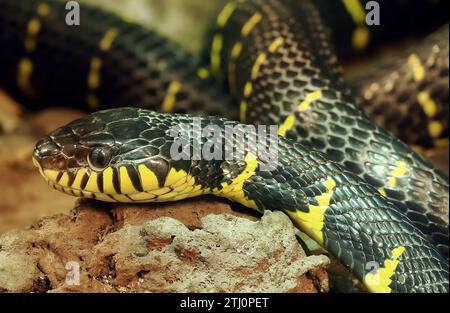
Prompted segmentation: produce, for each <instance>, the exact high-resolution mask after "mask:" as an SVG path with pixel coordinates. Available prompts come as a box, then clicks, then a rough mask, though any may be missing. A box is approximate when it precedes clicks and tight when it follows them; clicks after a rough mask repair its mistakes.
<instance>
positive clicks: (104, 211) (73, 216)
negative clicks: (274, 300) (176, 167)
mask: <svg viewBox="0 0 450 313" xmlns="http://www.w3.org/2000/svg"><path fill="white" fill-rule="evenodd" d="M328 263H329V260H328V258H327V257H325V256H323V255H321V256H309V257H308V256H306V255H305V253H304V251H303V250H302V248H301V246H300V245H299V243H298V242H297V240H296V237H295V228H294V226H293V225H292V223H291V221H290V220H289V218H288V217H287V216H286V215H285V214H283V213H281V212H270V211H267V212H265V214H264V215H263V216H262V218H261V220H255V218H254V217H251V216H250V217H248V216H246V215H245V214H244V213H239V212H236V211H233V210H231V208H230V206H229V205H228V203H227V202H225V201H221V200H217V199H215V198H201V199H191V200H185V201H180V202H174V203H165V204H154V205H153V204H147V205H126V204H106V203H99V202H95V201H82V202H80V203H79V204H78V205H77V206H76V208H75V209H73V210H72V211H71V212H70V214H57V215H54V216H51V217H46V218H43V219H42V220H41V221H40V222H38V223H36V224H35V225H33V226H31V227H30V228H28V229H25V230H20V231H10V232H8V233H6V234H4V235H2V236H1V237H0V290H1V291H7V292H46V291H48V292H327V291H328V277H327V274H326V271H325V270H324V268H325V267H326V265H327V264H328ZM78 282H79V284H78Z"/></svg>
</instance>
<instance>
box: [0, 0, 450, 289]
mask: <svg viewBox="0 0 450 313" xmlns="http://www.w3.org/2000/svg"><path fill="white" fill-rule="evenodd" d="M321 3H322V4H321ZM343 3H344V4H345V5H344V4H342V3H341V6H342V7H345V6H349V3H353V4H355V3H359V2H358V1H356V2H355V1H343ZM389 3H391V4H392V3H396V2H395V1H393V2H389ZM0 4H1V6H2V9H1V11H0V44H1V49H0V66H1V68H2V74H1V75H0V83H1V85H2V86H4V87H6V88H7V89H8V91H9V92H10V93H11V94H13V95H14V96H15V97H17V98H19V99H22V100H23V101H26V102H27V103H29V105H30V106H33V107H39V106H42V105H50V104H56V103H65V104H67V105H79V104H81V103H84V104H85V105H86V106H87V107H89V108H90V109H92V110H98V109H100V108H111V107H124V106H130V105H133V104H139V106H141V107H145V108H149V109H158V110H161V111H163V112H186V111H190V112H191V113H201V112H205V111H207V112H208V113H210V114H213V113H216V114H220V115H222V116H227V117H230V118H233V117H234V116H235V113H234V112H233V110H232V109H230V106H229V105H228V103H229V102H231V100H230V99H231V97H229V96H228V95H227V94H226V93H224V92H222V91H220V89H217V88H216V87H215V86H216V85H215V82H214V78H207V77H206V76H208V72H206V70H205V69H203V70H202V71H200V72H197V71H196V68H195V66H193V65H192V64H190V61H189V60H190V58H189V56H188V55H186V54H185V53H184V52H182V51H181V50H180V49H179V48H178V47H176V46H175V45H173V44H170V43H168V42H167V41H166V40H164V39H163V38H162V37H160V36H158V35H157V34H155V33H152V32H151V31H149V30H146V29H144V28H142V27H141V26H138V25H134V24H131V23H127V22H125V21H123V20H122V19H120V18H118V17H116V16H114V15H113V14H110V13H106V12H104V11H102V10H100V9H96V8H93V7H89V6H87V5H85V6H83V7H82V11H81V13H82V16H81V20H82V23H81V25H80V26H78V27H68V26H67V25H66V24H65V21H64V18H63V17H64V15H65V13H66V11H65V10H64V5H63V3H61V2H58V1H45V2H40V1H13V0H0ZM322 6H326V5H325V4H323V1H317V2H313V1H297V2H293V1H286V2H284V3H283V2H282V1H275V0H267V1H263V0H250V1H234V2H229V3H228V4H227V5H226V6H225V8H224V9H223V10H222V11H221V12H220V13H219V15H218V18H217V22H216V24H217V27H216V29H215V30H214V33H213V36H212V40H211V46H212V49H211V53H210V58H211V63H212V64H211V71H212V73H213V74H214V73H219V72H223V73H224V74H225V75H224V76H226V77H227V79H228V83H229V86H230V89H231V92H232V97H233V98H234V99H235V100H238V101H239V103H240V112H239V113H240V117H241V119H242V120H243V121H245V122H247V123H254V124H265V125H278V126H279V128H278V136H277V137H276V139H277V140H278V163H277V164H276V167H275V168H274V169H272V170H271V171H265V170H262V169H261V167H262V165H263V164H264V162H265V160H263V159H262V158H261V157H260V156H259V155H255V154H254V153H253V150H252V149H250V148H249V147H246V148H245V149H244V151H242V152H243V158H242V159H231V160H206V159H201V158H200V159H192V158H191V159H187V160H175V159H173V158H172V157H171V153H170V150H171V147H173V143H174V142H175V138H174V136H175V135H174V134H173V133H172V132H171V129H173V128H178V129H179V130H180V131H183V130H186V129H188V128H189V127H191V125H192V123H193V122H194V117H192V116H191V115H185V114H164V113H156V112H153V111H150V110H147V109H143V108H132V107H126V108H116V109H110V110H105V111H99V112H96V113H93V114H91V115H88V116H86V117H83V118H81V119H79V120H76V121H74V122H72V123H70V124H68V125H66V126H64V127H62V128H59V129H57V130H55V131H54V132H52V133H51V134H49V135H48V136H46V137H44V138H43V139H42V140H40V141H39V142H38V143H37V145H36V149H35V151H34V154H33V156H34V157H33V159H34V162H35V164H36V165H37V166H38V168H39V170H40V171H41V173H42V174H43V176H44V177H45V179H46V180H47V181H48V183H49V184H50V185H51V186H53V187H54V188H55V189H58V190H60V191H63V192H65V193H68V194H72V195H75V196H81V197H90V198H95V199H99V200H103V201H119V202H151V201H172V200H178V199H183V198H187V197H193V196H196V195H200V194H208V193H210V194H214V195H218V196H222V197H226V198H228V199H230V200H233V201H236V202H239V203H241V204H243V205H245V206H247V207H250V208H253V209H255V210H257V211H260V212H262V211H263V210H283V211H284V212H286V214H288V215H289V216H290V217H291V218H292V220H293V221H294V222H295V223H296V224H297V226H298V227H299V228H300V229H302V230H303V231H304V232H305V233H307V234H308V235H310V236H311V237H312V238H313V239H314V240H316V241H317V242H319V243H320V244H321V245H323V246H324V247H325V248H326V249H327V250H328V251H330V252H331V253H332V254H334V255H335V256H337V257H338V259H339V260H340V261H341V262H342V263H343V264H344V265H345V266H347V267H348V268H349V269H350V270H351V271H352V272H353V273H354V274H355V275H356V276H357V277H358V278H359V279H360V280H361V281H362V282H363V283H364V284H365V286H366V287H367V289H368V290H369V291H374V292H391V291H393V292H448V262H447V261H446V259H445V258H446V256H447V255H448V178H447V177H446V175H445V174H443V173H442V172H440V171H439V170H438V169H436V168H435V167H433V165H431V164H430V163H429V162H428V161H426V160H425V159H423V158H422V157H421V156H419V155H418V154H416V153H414V152H413V151H412V150H411V149H410V148H409V147H408V146H407V145H406V144H404V143H403V142H401V141H400V140H398V139H396V138H395V137H393V136H392V135H391V134H390V133H388V132H387V131H385V130H383V129H382V128H380V127H378V126H376V125H375V124H374V123H373V122H371V121H370V120H369V119H368V118H367V117H366V115H365V114H364V113H363V112H362V111H361V110H360V109H359V108H358V107H357V106H356V105H355V104H356V102H357V100H356V99H355V97H354V96H353V93H352V92H351V91H350V89H349V88H348V87H347V86H346V84H345V83H344V81H343V79H342V77H341V73H340V69H339V67H338V66H337V58H336V57H335V55H334V52H333V48H332V43H331V40H330V39H329V36H333V35H332V34H331V33H330V32H329V31H328V30H327V27H326V25H325V24H324V23H323V22H324V21H325V22H327V21H328V20H327V18H326V14H325V15H324V14H323V13H321V9H322V11H323V7H322ZM419 7H420V6H419ZM350 11H351V10H350ZM293 12H295V13H293ZM434 21H435V20H434ZM328 22H329V24H330V25H333V21H332V20H330V21H328ZM355 23H356V22H355ZM357 26H358V27H360V28H361V27H364V26H363V25H362V24H361V25H357ZM358 27H356V29H358ZM447 27H448V26H447ZM357 31H359V32H360V34H359V35H358V34H357V35H355V36H356V38H357V39H354V40H353V41H352V42H353V44H355V43H356V44H357V45H356V47H358V48H361V45H362V43H361V38H363V39H364V40H365V42H363V43H364V45H366V46H368V45H369V41H367V40H369V39H370V38H369V39H368V38H367V33H366V35H365V36H366V37H361V32H364V31H363V30H361V29H359V30H357ZM368 31H369V30H368V29H366V30H365V32H368ZM369 34H370V32H369ZM358 36H359V37H358ZM358 38H359V39H358ZM375 38H376V37H375ZM344 50H345V49H344ZM416 65H417V64H416ZM447 71H448V63H447ZM447 74H448V73H447ZM424 75H425V74H424ZM199 76H200V77H199ZM62 101H64V102H62ZM200 122H201V125H202V126H203V127H206V126H208V125H216V126H219V128H220V129H225V128H226V127H227V126H228V127H233V129H235V130H236V132H235V135H234V137H232V138H231V140H230V138H228V137H226V136H223V135H224V134H223V133H221V135H222V136H221V137H220V138H222V139H223V140H222V139H221V140H219V141H218V144H219V146H220V147H221V148H222V149H223V150H225V149H227V147H228V148H230V147H234V146H235V145H236V141H235V140H233V139H248V138H249V137H253V136H257V134H255V133H254V132H253V131H252V129H251V128H246V127H244V125H243V124H239V123H237V122H234V121H231V120H229V119H225V118H223V117H211V116H210V117H201V118H200ZM193 135H194V136H193V138H194V140H197V141H200V142H205V141H206V140H207V139H208V138H206V137H204V136H201V133H199V132H196V131H193ZM189 149H190V148H189ZM430 239H431V240H430ZM438 248H439V249H440V250H441V252H439V250H438ZM373 264H376V265H377V266H375V267H376V268H377V270H375V271H374V267H373Z"/></svg>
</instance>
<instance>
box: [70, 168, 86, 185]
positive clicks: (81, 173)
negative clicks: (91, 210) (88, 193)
mask: <svg viewBox="0 0 450 313" xmlns="http://www.w3.org/2000/svg"><path fill="white" fill-rule="evenodd" d="M86 173H87V170H86V169H85V168H80V169H79V170H78V171H77V173H76V175H75V179H74V180H73V183H72V186H71V187H72V188H73V189H78V190H81V181H82V180H83V177H84V175H85V174H86Z"/></svg>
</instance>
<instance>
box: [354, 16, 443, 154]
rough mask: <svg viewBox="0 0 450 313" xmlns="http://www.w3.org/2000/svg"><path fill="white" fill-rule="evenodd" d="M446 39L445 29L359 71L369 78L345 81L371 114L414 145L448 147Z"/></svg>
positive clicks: (360, 76)
mask: <svg viewBox="0 0 450 313" xmlns="http://www.w3.org/2000/svg"><path fill="white" fill-rule="evenodd" d="M448 37H449V28H448V25H445V26H443V27H441V28H440V29H439V30H438V31H436V32H435V33H433V34H431V35H429V36H428V37H427V38H425V39H424V40H422V41H421V42H420V43H419V44H418V45H416V46H415V47H413V48H407V49H405V51H401V52H400V53H395V54H393V55H390V56H388V57H385V58H383V59H382V60H379V61H376V62H373V63H371V64H369V65H368V66H367V68H365V69H361V71H362V72H365V71H367V72H369V73H371V75H370V78H368V77H367V76H363V75H361V74H358V73H355V74H353V75H351V76H350V77H347V81H349V83H350V85H351V87H352V89H354V91H355V93H356V94H357V96H358V98H359V100H360V103H361V105H362V106H363V108H364V109H365V111H366V112H367V113H368V114H369V116H371V117H372V118H373V119H374V120H375V121H376V122H377V123H378V125H380V126H382V127H384V128H386V129H388V130H389V131H391V132H392V133H393V134H394V135H395V136H396V137H398V138H400V139H402V140H403V141H405V142H406V143H408V144H410V145H417V146H420V147H425V148H428V149H430V148H434V147H437V148H438V147H445V146H448V118H447V117H448V114H449V112H448V103H449V96H448V95H449V88H448V85H449V81H448V73H449V62H448V55H449V53H448V51H449V44H448ZM358 72H359V71H358ZM425 73H427V74H426V75H425ZM424 121H426V122H425V124H426V126H427V127H424Z"/></svg>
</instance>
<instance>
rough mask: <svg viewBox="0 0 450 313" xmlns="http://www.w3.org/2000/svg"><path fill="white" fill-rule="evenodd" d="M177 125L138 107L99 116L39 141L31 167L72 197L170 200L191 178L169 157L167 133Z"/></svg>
mask: <svg viewBox="0 0 450 313" xmlns="http://www.w3.org/2000/svg"><path fill="white" fill-rule="evenodd" d="M176 122H177V121H176V120H171V119H170V118H168V117H167V115H163V114H160V113H156V112H152V111H148V110H142V109H136V108H118V109H111V110H105V111H99V112H95V113H93V114H90V115H86V116H84V117H82V118H80V119H77V120H75V121H73V122H71V123H69V124H67V125H66V126H63V127H60V128H58V129H56V130H54V131H53V132H51V133H50V134H48V135H47V136H45V137H43V138H42V139H41V140H39V141H38V142H37V144H36V147H35V149H34V153H33V162H34V164H35V165H36V166H37V167H38V168H39V170H40V173H41V174H42V176H43V177H44V178H45V180H46V181H47V183H49V185H50V186H52V187H53V188H55V189H57V190H59V191H62V192H64V193H67V194H70V195H75V196H81V197H87V198H95V199H100V200H103V201H110V202H116V201H120V202H135V201H141V202H144V201H145V202H147V201H159V200H161V201H162V200H163V199H164V200H165V201H167V200H172V199H171V196H170V192H172V191H173V190H174V188H175V187H174V186H173V185H174V184H175V183H178V185H177V186H183V183H182V182H179V180H183V179H184V180H185V181H186V180H187V179H188V178H189V175H188V173H187V172H188V171H189V166H190V161H182V160H181V161H178V163H177V165H176V166H175V164H174V162H175V161H174V160H172V159H171V158H170V155H169V154H170V153H169V150H170V145H171V144H172V143H173V138H172V137H170V136H169V135H168V133H169V132H168V129H169V127H170V126H171V125H172V126H173V125H174V124H176ZM174 167H176V168H177V169H178V170H176V171H175V170H174ZM167 194H169V195H167ZM164 195H165V197H164ZM172 195H173V196H174V197H176V196H177V195H176V194H172ZM160 198H161V199H160Z"/></svg>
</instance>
